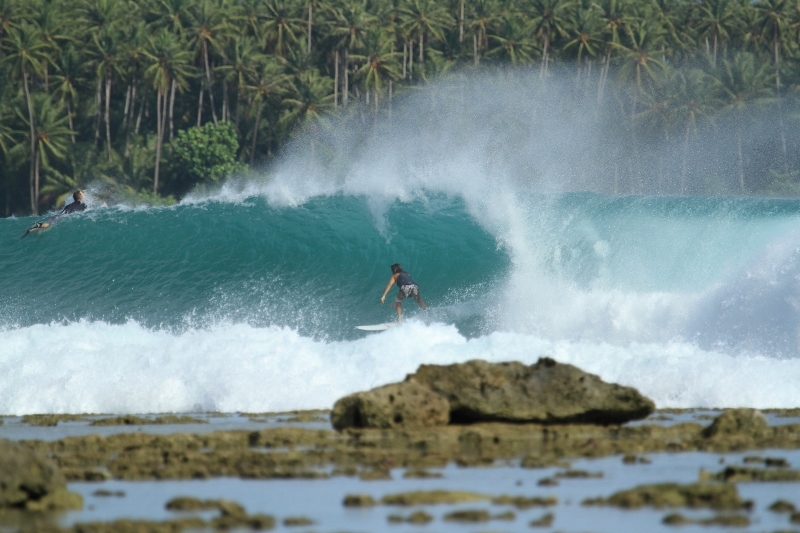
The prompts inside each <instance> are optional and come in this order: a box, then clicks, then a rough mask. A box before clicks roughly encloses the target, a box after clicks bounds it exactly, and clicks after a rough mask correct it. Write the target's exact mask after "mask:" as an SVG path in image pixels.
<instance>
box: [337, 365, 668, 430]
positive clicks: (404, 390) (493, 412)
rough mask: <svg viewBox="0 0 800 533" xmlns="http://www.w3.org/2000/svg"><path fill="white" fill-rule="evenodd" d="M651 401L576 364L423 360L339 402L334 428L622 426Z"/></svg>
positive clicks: (644, 413)
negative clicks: (399, 378) (401, 377)
mask: <svg viewBox="0 0 800 533" xmlns="http://www.w3.org/2000/svg"><path fill="white" fill-rule="evenodd" d="M654 409H655V405H654V404H653V402H652V401H651V400H650V399H648V398H646V397H644V396H642V395H641V394H640V393H639V392H638V391H637V390H636V389H633V388H631V387H623V386H621V385H616V384H613V383H605V382H604V381H603V380H601V379H600V378H599V377H597V376H595V375H594V374H588V373H586V372H583V371H582V370H580V369H579V368H576V367H574V366H572V365H565V364H559V363H557V362H555V361H554V360H553V359H550V358H541V359H539V361H538V362H537V363H536V364H534V365H530V366H528V365H524V364H522V363H517V362H511V363H487V362H486V361H480V360H475V361H469V362H467V363H461V364H453V365H446V366H442V365H422V366H420V367H419V369H417V372H416V373H415V374H411V375H409V376H408V377H406V380H405V381H404V382H402V383H394V384H391V385H385V386H383V387H378V388H376V389H372V390H371V391H367V392H359V393H356V394H352V395H350V396H346V397H345V398H342V399H340V400H339V401H337V402H336V405H335V406H334V408H333V413H332V416H331V420H332V421H333V427H335V428H336V429H344V428H348V427H356V428H383V429H387V428H397V427H409V428H410V427H426V426H436V425H444V424H447V423H448V421H449V422H450V423H455V424H459V423H461V424H465V423H473V422H513V423H521V422H532V423H538V424H560V423H590V424H619V423H623V422H627V421H629V420H636V419H640V418H645V417H646V416H647V415H649V414H650V413H652V412H653V410H654Z"/></svg>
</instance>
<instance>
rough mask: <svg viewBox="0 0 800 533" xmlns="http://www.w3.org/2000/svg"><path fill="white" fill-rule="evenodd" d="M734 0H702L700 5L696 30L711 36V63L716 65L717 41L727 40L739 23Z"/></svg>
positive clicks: (707, 36)
mask: <svg viewBox="0 0 800 533" xmlns="http://www.w3.org/2000/svg"><path fill="white" fill-rule="evenodd" d="M736 7H737V6H736V3H735V2H734V0H704V1H703V2H702V3H701V4H700V6H699V10H700V20H699V23H700V24H699V26H698V28H697V29H698V30H699V31H700V34H701V35H704V36H705V38H706V46H708V39H709V37H710V38H711V41H712V43H713V48H712V52H711V57H712V61H711V64H712V65H713V66H714V67H715V68H716V66H717V49H718V48H719V42H720V41H723V42H727V41H729V40H730V38H731V34H733V33H734V32H735V31H736V29H737V28H738V26H739V24H740V22H741V21H740V19H739V17H738V13H737V10H736Z"/></svg>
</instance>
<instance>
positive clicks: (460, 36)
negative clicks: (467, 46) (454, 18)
mask: <svg viewBox="0 0 800 533" xmlns="http://www.w3.org/2000/svg"><path fill="white" fill-rule="evenodd" d="M460 4H461V9H460V10H459V13H458V44H459V46H461V45H462V44H463V43H464V0H461V2H460Z"/></svg>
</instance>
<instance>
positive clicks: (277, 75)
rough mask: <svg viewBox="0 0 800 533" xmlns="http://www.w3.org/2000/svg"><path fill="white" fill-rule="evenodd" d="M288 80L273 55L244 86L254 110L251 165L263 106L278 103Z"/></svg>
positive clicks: (281, 66)
mask: <svg viewBox="0 0 800 533" xmlns="http://www.w3.org/2000/svg"><path fill="white" fill-rule="evenodd" d="M288 80H289V79H288V77H287V76H286V74H285V73H284V72H283V65H281V64H280V62H279V60H278V59H277V58H275V57H274V56H273V57H270V58H267V60H266V61H265V62H264V64H263V65H262V67H261V75H260V76H259V78H258V79H257V81H256V82H255V83H253V84H252V85H248V86H247V87H246V89H247V91H248V92H249V93H250V94H251V95H252V105H253V106H254V107H255V111H256V117H255V120H254V124H253V135H252V139H251V148H250V164H251V165H252V164H253V162H254V161H255V154H256V147H257V145H258V133H259V131H260V128H261V116H262V113H263V111H264V106H265V104H267V103H268V102H272V103H278V104H279V103H280V99H281V97H282V96H283V94H285V92H286V88H287V86H288ZM276 107H277V106H276Z"/></svg>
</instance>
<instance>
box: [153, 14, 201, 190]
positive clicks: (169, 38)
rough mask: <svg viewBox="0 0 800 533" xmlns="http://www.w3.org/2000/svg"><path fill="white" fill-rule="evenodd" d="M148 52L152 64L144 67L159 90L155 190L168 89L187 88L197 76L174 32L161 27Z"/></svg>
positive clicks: (157, 99) (162, 142) (155, 87)
mask: <svg viewBox="0 0 800 533" xmlns="http://www.w3.org/2000/svg"><path fill="white" fill-rule="evenodd" d="M145 55H146V56H147V58H148V59H149V60H150V65H149V66H148V67H147V68H146V69H145V76H147V77H148V79H149V80H150V83H151V85H152V87H153V89H155V91H156V93H157V97H156V167H155V174H154V176H153V193H157V192H158V174H159V168H160V164H161V147H162V145H163V144H164V130H165V129H166V117H167V100H168V98H167V91H172V94H173V98H174V94H175V93H174V88H176V87H177V88H178V89H181V90H183V89H185V88H187V87H188V81H189V78H191V77H192V76H193V75H194V72H193V69H192V66H191V57H192V55H191V53H190V52H189V51H188V50H187V48H186V46H185V43H182V42H180V41H179V40H178V39H177V37H175V35H174V34H172V33H171V32H169V31H168V30H166V29H162V30H161V31H160V32H159V33H157V34H156V36H155V38H151V39H149V40H148V47H147V50H145Z"/></svg>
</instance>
